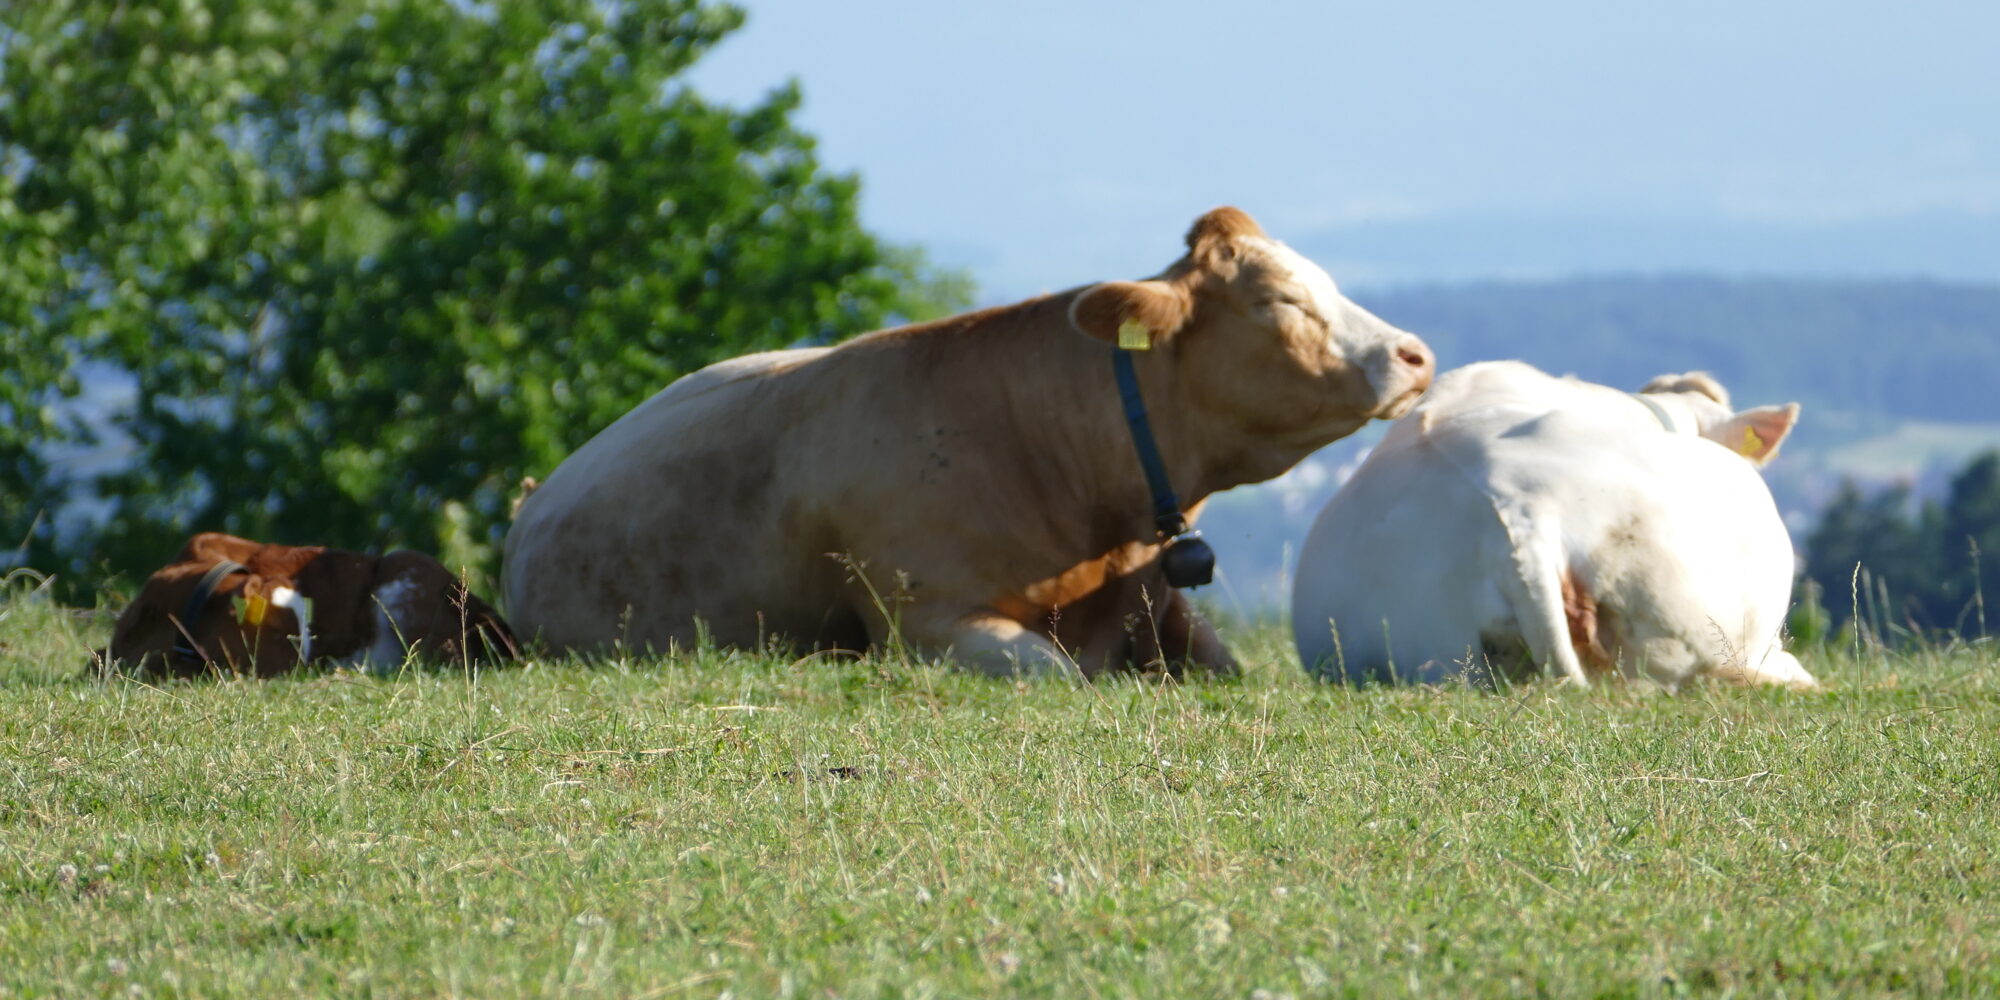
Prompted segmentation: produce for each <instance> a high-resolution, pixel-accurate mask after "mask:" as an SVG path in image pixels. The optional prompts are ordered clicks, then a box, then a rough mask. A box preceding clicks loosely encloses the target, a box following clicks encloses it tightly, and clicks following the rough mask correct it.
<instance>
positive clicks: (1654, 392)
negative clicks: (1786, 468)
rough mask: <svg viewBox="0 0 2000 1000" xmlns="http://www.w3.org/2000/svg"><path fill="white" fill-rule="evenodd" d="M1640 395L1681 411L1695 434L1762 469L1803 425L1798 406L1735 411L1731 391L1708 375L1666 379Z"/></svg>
mask: <svg viewBox="0 0 2000 1000" xmlns="http://www.w3.org/2000/svg"><path fill="white" fill-rule="evenodd" d="M1639 391H1640V392H1641V393H1643V394H1645V395H1648V396H1652V397H1654V399H1655V400H1656V401H1657V402H1660V403H1663V404H1667V405H1672V406H1676V407H1678V408H1679V410H1680V411H1681V413H1683V414H1685V415H1686V416H1688V417H1689V418H1690V419H1691V420H1692V421H1693V427H1692V428H1691V429H1692V431H1693V432H1694V433H1696V434H1699V435H1701V436H1702V437H1705V438H1708V439H1709V440H1711V441H1715V442H1717V443H1719V444H1721V445H1722V446H1723V447H1726V448H1728V449H1729V450H1730V451H1733V452H1735V453H1737V454H1739V455H1742V456H1743V457H1744V458H1747V459H1749V460H1750V462H1751V464H1753V465H1756V466H1758V467H1759V468H1761V467H1763V466H1764V465H1765V464H1766V463H1768V462H1770V461H1771V459H1773V458H1776V457H1778V447H1779V446H1780V445H1782V444H1784V443H1785V438H1786V437H1787V436H1788V435H1790V434H1791V433H1792V428H1793V427H1794V426H1795V425H1797V424H1798V422H1799V404H1797V403H1786V404H1785V405H1783V406H1759V407H1754V408H1752V409H1748V410H1734V409H1731V407H1730V405H1729V390H1727V389H1724V388H1723V387H1722V383H1720V382H1717V381H1716V380H1715V379H1714V377H1712V376H1710V375H1709V374H1708V373H1707V372H1687V373H1685V374H1681V375H1662V376H1660V377H1658V378H1656V379H1654V380H1652V381H1651V382H1648V383H1646V385H1645V388H1642V389H1640V390H1639Z"/></svg>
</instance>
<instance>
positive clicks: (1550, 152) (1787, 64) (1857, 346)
mask: <svg viewBox="0 0 2000 1000" xmlns="http://www.w3.org/2000/svg"><path fill="white" fill-rule="evenodd" d="M1996 42H2000V8H1996V7H1994V6H1993V5H1991V4H1986V3H1982V2H1975V0H1964V2H1927V3H1923V4H1914V5H1911V4H1901V5H1898V4H1890V3H1886V2H1862V0H1837V2H1813V3H1808V2H1803V0H1774V2H1771V3H1765V4H1759V5H1756V6H1755V7H1754V8H1746V7H1745V6H1743V5H1740V4H1725V3H1719V2H1712V0H1697V2H1693V3H1688V4H1681V5H1671V6H1664V7H1652V8H1621V7H1605V6H1604V5H1600V4H1591V3H1585V2H1582V0H1543V2H1533V3H1526V4H1516V5H1504V6H1499V7H1495V6H1491V5H1472V4H1463V3H1445V2H1439V0H1415V2H1410V3H1404V4H1396V5H1363V4H1351V3H1334V4H1320V5H1294V4H1282V3H1271V2H1247V3H1243V4H1237V5H1232V6H1231V7H1229V8H1228V9H1227V11H1226V12H1225V11H1224V10H1222V9H1220V8H1216V7H1214V6H1213V5H1210V4H1195V3H1187V2H1168V3H1153V4H1144V5H1140V4H1130V3H1115V4H1098V5H1075V4H1054V3H1045V2H1022V3H1015V4H1007V5H992V6H980V5H948V4H947V5H938V4H919V3H914V2H901V0H897V2H876V3H868V4H816V3H809V2H805V0H751V2H748V3H745V4H743V5H741V8H740V9H739V8H729V7H722V6H718V5H711V4H695V3H687V2H670V0H532V2H515V3H508V2H502V0H491V2H473V0H449V2H443V3H430V2H417V0H324V2H306V0H245V2H241V3H234V4H207V3H201V2H195V0H189V2H182V3H176V4H163V5H134V4H124V3H112V2H108V0H107V2H70V0H54V2H50V3H45V4H34V5H12V6H8V7H5V8H4V9H0V351H4V355H5V357H6V359H7V360H6V364H5V366H4V369H0V566H21V565H25V566H28V567H31V568H33V569H35V570H37V571H38V572H43V573H56V574H58V575H59V576H60V577H61V579H62V581H63V584H62V590H63V592H64V593H65V594H66V595H67V596H69V597H70V598H72V599H77V600H87V599H88V598H89V597H90V596H91V595H92V594H93V593H94V592H95V590H96V588H97V587H98V586H100V585H101V584H103V583H105V582H106V581H122V586H126V587H129V586H130V585H132V584H133V583H135V582H136V577H135V576H134V574H138V573H143V571H144V570H145V569H148V568H150V567H152V566H154V565H157V564H158V563H159V562H160V561H161V560H163V559H165V558H166V557H167V556H169V555H171V554H172V550H173V548H174V547H175V546H176V545H177V544H178V541H179V539H180V538H181V537H182V536H183V535H185V533H186V532H187V531H189V530H195V529H202V528H223V529H228V530H235V531H238V532H240V533H245V534H249V535H253V536H258V537H266V538H269V539H271V540H279V541H323V542H330V543H334V544H340V545H344V546H348V547H354V548H383V547H388V546H393V545H409V546H412V547H417V548H423V549H428V550H431V551H437V552H440V553H441V554H443V555H444V556H445V558H446V559H447V561H449V562H452V563H454V564H455V565H466V566H470V567H472V568H474V569H475V571H477V572H490V570H491V569H492V567H493V565H494V560H495V558H496V557H495V546H496V543H497V541H498V539H499V538H500V537H501V535H502V534H503V533H504V530H505V523H506V513H505V512H506V506H507V501H508V500H509V499H510V498H511V496H512V495H513V492H514V491H515V489H516V484H517V483H518V481H519V479H520V478H521V477H522V476H524V475H542V474H545V473H546V472H547V471H548V470H549V469H550V468H552V467H553V466H554V464H555V463H556V462H558V461H560V459H561V458H562V456H564V455H566V454H567V453H568V452H569V450H571V449H573V448H574V447H576V446H577V445H578V444H580V443H581V442H582V441H583V440H587V439H588V438H589V437H590V436H591V435H592V434H594V433H595V432H596V431H597V430H599V429H601V428H602V427H603V426H604V425H605V424H607V423H608V422H609V421H610V420H611V419H613V418H615V417H616V416H617V415H618V414H620V413H622V412H623V411H624V410H625V409H627V408H629V407H630V406H631V405H633V404H634V403H636V402H637V401H638V400H640V399H643V398H644V397H645V396H646V395H648V394H650V393H651V392H652V391H653V390H655V389H657V388H658V387H659V386H661V385H664V384H665V383H666V382H668V381H670V380H671V379H672V378H674V377H676V376H678V375H679V374H683V373H685V372H687V371H690V370H693V369H694V368H697V367H700V366H701V365H703V364H706V363H709V362H711V361H714V360H718V359H720V358H723V357H728V356H731V355H734V354H738V353H742V352H744V351H748V350H757V349H766V348H770V347H778V346H784V345H786V344H791V343H797V342H801V341H808V342H824V341H832V340H838V339H841V338H844V337H847V336H851V335H853V334H855V333H859V332H863V331H865V330H868V329H872V328H875V327H877V326H880V325H882V324H885V323H890V322H896V321H900V320H903V319H909V318H923V317H927V316H932V315H939V314H942V313H945V312H949V311H953V310H956V309H959V308H963V307H966V306H969V305H975V304H989V303H997V302H1005V301H1012V300H1015V299H1019V298H1022V297H1025V296H1028V295H1032V294H1036V293H1039V292H1044V291H1054V290H1057V289H1061V288H1066V287H1070V286H1073V285H1077V284H1081V283H1085V282H1089V281H1094V280H1101V279H1106V278H1117V277H1136V276H1142V275H1146V274H1150V273H1152V272H1153V271H1155V270H1157V269H1158V268H1160V267H1161V266H1162V265H1164V264H1166V263H1167V262H1168V261H1170V260H1171V259H1172V258H1173V257H1174V256H1175V255H1176V254H1177V252H1178V249H1179V242H1178V241H1179V236H1180V233H1181V232H1182V231H1183V230H1184V228H1185V227H1186V225H1187V224H1188V222H1189V221H1190V220H1192V219H1193V218H1194V217H1195V215H1197V214H1198V213H1200V212H1201V211H1203V210H1205V209H1207V208H1210V207H1212V206H1214V205H1218V204H1235V205H1239V206H1241V207H1243V208H1244V209H1246V210H1248V211H1249V212H1251V213H1252V214H1253V215H1255V216H1256V217H1257V218H1258V219H1259V221H1261V222H1262V223H1263V224H1264V226H1265V227H1266V228H1267V229H1268V230H1269V231H1270V232H1271V233H1272V234H1273V235H1275V236H1277V237H1278V238H1280V239H1283V240H1285V241H1287V242H1288V243H1290V244H1291V245H1293V246H1294V247H1295V248H1297V249H1298V250H1300V251H1301V252H1303V253H1305V254H1306V255H1307V256H1309V257H1312V258H1313V259H1315V260H1317V261H1319V262H1320V263H1321V264H1323V265H1324V266H1326V267H1327V268H1328V270H1329V271H1330V272H1331V273H1332V274H1333V275H1334V277H1335V278H1336V280H1338V281H1340V282H1341V284H1342V285H1343V288H1344V289H1345V290H1346V291H1347V292H1348V293H1349V294H1350V296H1351V297H1353V298H1354V299H1356V300H1357V301H1358V302H1360V303H1361V304H1362V305H1364V306H1366V307H1368V308H1370V309H1372V310H1373V311H1375V312H1376V313H1378V314H1379V315H1381V316H1383V317H1384V318H1385V319H1388V320H1389V321H1390V322H1393V323H1395V324H1397V325H1399V326H1402V327H1404V328H1406V329H1409V330H1412V331H1414V332H1417V333H1419V334H1421V335H1423V336H1424V337H1425V338H1426V339H1427V340H1428V341H1429V342H1430V343H1431V345H1432V346H1433V347H1434V348H1435V349H1436V350H1437V353H1438V356H1439V359H1440V362H1441V364H1442V365H1443V366H1445V367H1450V366H1453V365H1457V364H1462V363H1465V362H1469V361H1473V360H1479V359H1484V358H1500V357H1517V358H1522V359H1525V360H1528V361H1531V362H1533V363H1535V364H1537V365H1539V366H1541V367H1543V368H1545V369H1548V370H1550V371H1553V372H1558V373H1574V374H1576V375H1578V376H1581V377H1583V378H1587V379H1590V380H1593V381H1600V382H1606V383H1609V384H1613V385H1619V386H1623V387H1627V388H1636V387H1637V386H1638V385H1639V384H1641V383H1642V382H1644V381H1645V380H1646V379H1647V378H1650V377H1651V376H1653V375H1656V374H1660V373H1662V372H1668V371H1676V372H1677V371H1685V370H1689V369H1705V370H1708V371H1711V372H1713V373H1714V374H1715V375H1717V376H1718V377H1719V378H1720V379H1721V380H1722V381H1723V382H1724V384H1725V385H1727V386H1728V387H1729V388H1730V389H1731V390H1732V392H1733V393H1734V395H1735V397H1736V399H1737V402H1738V403H1739V404H1741V405H1756V404H1762V403H1776V402H1786V401H1794V400H1795V401H1798V402H1801V403H1803V404H1804V407H1805V410H1804V415H1803V418H1802V422H1801V424H1800V427H1799V430H1798V432H1797V433H1796V434H1795V436H1794V437H1793V439H1792V440H1791V441H1790V443H1788V444H1787V446H1786V448H1785V450H1784V453H1783V455H1782V456H1781V457H1780V458H1779V459H1778V461H1777V462H1776V463H1774V464H1773V465H1772V466H1771V467H1770V468H1769V469H1768V470H1767V479H1768V481H1769V482H1770V483H1771V485H1772V488H1773V491H1774V493H1775V494H1776V496H1777V498H1778V500H1779V503H1780V506H1781V508H1782V509H1783V510H1784V512H1785V514H1786V517H1787V520H1788V522H1789V523H1790V524H1791V525H1792V526H1793V530H1794V540H1795V542H1797V543H1798V544H1799V545H1800V546H1801V548H1802V549H1803V550H1804V556H1805V566H1806V568H1807V569H1808V571H1809V572H1810V573H1811V574H1813V575H1816V576H1818V577H1819V578H1821V580H1822V582H1823V589H1824V590H1826V591H1828V592H1836V591H1837V592H1838V593H1840V594H1843V595H1844V594H1846V593H1847V592H1848V581H1849V578H1850V575H1851V571H1852V568H1853V565H1854V563H1855V562H1866V563H1868V564H1869V565H1870V566H1871V567H1879V575H1880V576H1881V577H1882V578H1883V580H1882V582H1883V583H1884V584H1885V585H1886V584H1888V583H1890V582H1893V585H1894V586H1893V588H1892V589H1893V592H1894V594H1895V595H1896V596H1894V597H1892V598H1889V599H1888V600H1887V603H1888V604H1889V605H1892V606H1893V607H1892V608H1891V609H1890V610H1888V611H1886V612H1885V613H1884V617H1886V618H1887V619H1888V620H1891V621H1908V622H1913V623H1915V624H1919V625H1925V626H1932V627H1954V626H1956V627H1961V628H1962V627H1964V625H1965V622H1966V620H1967V619H1966V615H1967V614H1968V613H1969V612H1970V609H1972V607H1973V603H1972V602H1973V601H1975V600H1976V599H1977V598H1979V597H1980V596H1981V595H1982V593H1983V592H1982V591H1981V587H1982V585H1983V587H1984V588H1985V589H1986V590H1994V591H1996V592H2000V463H1994V462H1987V463H1984V464H1982V463H1980V462H1979V461H1978V459H1979V457H1980V456H1981V455H1983V454H1985V453H1987V452H1989V451H1990V450H1992V449H1994V448H1996V447H2000V399H1996V394H1995V391H1994V387H1995V386H1996V384H2000V116H1996V115H1994V114H1992V113H1991V112H1992V108H1991V103H1992V102H1991V93H1992V65H1991V53H1992V52H1993V51H1994V46H1995V43H1996ZM1379 430H1380V429H1379V428H1376V429H1373V430H1372V431H1369V432H1364V433H1363V434H1360V435H1357V436H1356V437H1355V438H1354V439H1351V440H1350V441H1346V442H1342V443H1340V444H1337V445H1335V446H1334V447H1332V448H1330V449H1328V450H1327V451H1326V452H1323V453H1322V454H1320V455H1318V456H1315V457H1314V458H1312V459H1309V460H1308V461H1307V462H1306V463H1304V464H1302V465H1301V466H1300V467H1299V468H1298V469H1296V470H1294V471H1293V472H1292V473H1290V474H1289V475H1287V476H1285V477H1283V478H1282V479H1280V480H1278V481H1275V482H1273V483H1270V484H1265V485H1262V486H1258V487H1251V488H1245V489H1242V490H1237V491H1233V492H1231V493H1229V494H1225V495H1223V496H1220V497H1217V498H1216V499H1215V500H1213V501H1212V502H1211V504H1210V507H1209V510H1208V512H1207V513H1206V515H1205V516H1204V520H1203V528H1204V530H1205V531H1206V532H1207V533H1208V534H1209V536H1210V537H1211V539H1212V540H1214V541H1215V542H1216V547H1217V549H1218V551H1219V552H1220V554H1221V556H1222V560H1223V563H1222V568H1223V570H1224V573H1225V577H1226V582H1225V584H1224V586H1223V587H1221V588H1218V592H1217V596H1215V597H1214V598H1212V599H1213V600H1215V601H1216V602H1217V603H1218V604H1221V605H1223V606H1225V607H1233V608H1235V609H1237V610H1241V611H1245V612H1248V613H1257V612H1258V611H1260V610H1261V609H1267V608H1270V607H1272V606H1273V602H1274V601H1276V600H1278V599H1280V598H1281V597H1282V595H1283V592H1284V581H1285V580H1286V578H1287V573H1288V566H1287V560H1288V558H1289V556H1290V553H1291V552H1292V551H1293V550H1295V549H1296V546H1297V544H1298V542H1299V540H1301V539H1302V538H1303V537H1304V533H1305V530H1306V527H1307V525H1308V524H1309V523H1310V521H1311V518H1312V516H1313V514H1314V513H1315V512H1316V511H1317V509H1318V507H1319V505H1320V504H1321V503H1323V502H1324V500H1325V498H1326V497H1327V496H1329V495H1330V494H1331V492H1332V491H1333V490H1334V489H1335V488H1337V486H1338V484H1339V483H1340V481H1341V480H1342V478H1343V477H1344V476H1345V475H1346V473H1347V472H1348V471H1351V469H1352V467H1353V465H1354V464H1355V463H1356V461H1357V460H1358V458H1359V456H1360V455H1361V454H1362V453H1363V451H1364V449H1365V448H1366V447H1367V446H1368V444H1369V443H1370V442H1371V441H1372V440H1374V438H1375V436H1376V435H1378V434H1379ZM1829 512H1831V513H1829ZM1815 539H1817V540H1815ZM17 543H18V544H17ZM4 547H11V548H4ZM1978 552H1984V553H1986V554H1987V558H1986V559H1985V560H1984V562H1982V561H1981V560H1980V559H1979V557H1978V555H1977V554H1976V553H1978ZM1834 580H1837V581H1839V586H1837V587H1836V586H1832V585H1826V581H1834ZM1982 580H1983V581H1985V582H1984V583H1983V584H1982V582H1981V581H1982ZM1851 603H1852V602H1849V601H1833V600H1831V599H1829V600H1828V604H1830V605H1832V606H1833V607H1832V611H1833V612H1834V613H1835V615H1836V616H1839V615H1841V614H1844V613H1845V612H1846V610H1847V608H1848V605H1850V604H1851Z"/></svg>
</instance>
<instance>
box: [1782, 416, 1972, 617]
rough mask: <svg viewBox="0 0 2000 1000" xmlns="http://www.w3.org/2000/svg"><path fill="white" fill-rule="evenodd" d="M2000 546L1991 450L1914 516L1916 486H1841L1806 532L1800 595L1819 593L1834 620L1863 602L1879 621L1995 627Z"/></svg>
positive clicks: (1866, 611)
mask: <svg viewBox="0 0 2000 1000" xmlns="http://www.w3.org/2000/svg"><path fill="white" fill-rule="evenodd" d="M1996 553H2000V451H1989V452H1986V453H1985V454H1982V455H1980V456H1978V457H1976V458H1974V459H1973V460H1972V461H1971V462H1970V463H1968V464H1967V465H1966V467H1965V468H1964V469H1962V470H1960V471H1959V473H1958V474H1957V475H1955V476H1953V477H1952V481H1951V490H1950V493H1949V495H1948V496H1947V497H1946V499H1945V501H1944V503H1943V504H1937V503H1926V504H1924V505H1923V506H1922V507H1921V508H1917V509H1916V510H1915V511H1914V514H1913V513H1912V504H1911V502H1910V491H1909V488H1908V487H1898V488H1895V489H1889V490H1884V491H1882V492H1880V493H1877V494H1875V495H1874V496H1872V497H1870V496H1865V495H1863V494H1862V492H1861V490H1860V488H1859V487H1857V486H1855V485H1854V483H1853V482H1848V483H1845V484H1843V485H1842V486H1841V489H1840V492H1839V494H1838V495H1836V496H1835V497H1834V499H1833V502H1832V503H1830V504H1828V505H1827V508H1826V510H1825V511H1823V512H1822V513H1821V514H1820V518H1819V522H1818V523H1817V524H1816V525H1814V527H1813V530H1812V533H1811V534H1810V535H1809V536H1807V539H1806V560H1805V574H1804V576H1805V581H1806V583H1805V585H1804V587H1803V589H1802V594H1806V595H1816V596H1819V597H1820V599H1821V600H1823V601H1824V603H1825V605H1826V606H1827V610H1828V611H1829V612H1830V613H1831V615H1832V617H1833V619H1834V620H1835V621H1847V620H1849V619H1850V618H1851V617H1852V616H1853V614H1854V613H1855V612H1856V611H1857V610H1858V611H1860V612H1861V613H1862V614H1863V616H1864V618H1865V619H1866V620H1867V622H1868V624H1869V626H1870V627H1871V628H1878V629H1879V628H1883V627H1887V626H1909V625H1914V626H1916V628H1917V629H1919V630H1922V631H1933V632H1949V633H1953V634H1958V635H1982V634H1990V629H1991V628H1992V626H1994V625H1996V624H2000V615H1996V616H1989V615H1988V614H1987V609H1986V607H1985V604H1986V599H1987V598H1988V596H1989V595H1992V594H1994V593H1995V592H1996V590H2000V556H1996ZM1857 566H1858V567H1860V568H1861V570H1860V574H1859V580H1860V586H1859V587H1857V586H1856V580H1857V573H1856V567H1857ZM1857 603H1858V605H1859V607H1858V608H1857V607H1856V605H1857ZM1996 610H2000V609H1996Z"/></svg>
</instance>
